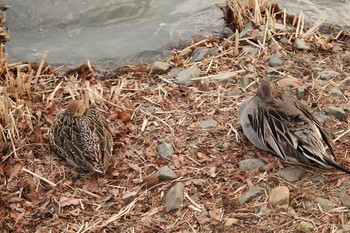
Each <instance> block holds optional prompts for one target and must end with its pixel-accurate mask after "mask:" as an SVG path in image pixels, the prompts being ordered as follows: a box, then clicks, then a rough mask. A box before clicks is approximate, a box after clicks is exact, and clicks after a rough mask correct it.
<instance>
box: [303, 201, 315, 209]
mask: <svg viewBox="0 0 350 233" xmlns="http://www.w3.org/2000/svg"><path fill="white" fill-rule="evenodd" d="M313 205H314V204H313V203H312V202H311V201H304V202H303V206H304V208H305V209H311V208H312V207H313Z"/></svg>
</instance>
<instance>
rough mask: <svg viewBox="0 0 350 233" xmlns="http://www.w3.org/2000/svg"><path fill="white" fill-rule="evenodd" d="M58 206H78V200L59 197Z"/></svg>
mask: <svg viewBox="0 0 350 233" xmlns="http://www.w3.org/2000/svg"><path fill="white" fill-rule="evenodd" d="M58 204H59V206H60V207H64V206H69V205H79V204H80V199H77V198H69V197H60V200H59V201H58Z"/></svg>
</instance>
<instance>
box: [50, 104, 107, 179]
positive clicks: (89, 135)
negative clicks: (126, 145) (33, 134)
mask: <svg viewBox="0 0 350 233" xmlns="http://www.w3.org/2000/svg"><path fill="white" fill-rule="evenodd" d="M49 140H50V144H51V147H52V149H53V150H54V152H55V153H56V154H57V155H58V156H60V157H61V158H63V159H64V160H65V161H66V162H67V163H68V164H70V165H72V166H74V167H77V168H79V169H81V170H83V171H87V172H95V173H96V172H97V173H100V174H105V172H106V170H107V168H108V164H109V160H110V157H111V156H112V147H113V138H112V135H111V133H110V131H109V129H108V125H107V120H106V119H105V118H104V117H103V116H102V115H101V114H99V113H98V112H97V111H96V110H94V109H86V108H85V105H84V102H83V101H81V100H72V101H70V102H69V104H68V106H67V108H66V109H65V110H63V111H61V112H60V113H59V114H58V115H57V117H56V119H55V121H54V123H53V124H52V126H51V128H50V131H49Z"/></svg>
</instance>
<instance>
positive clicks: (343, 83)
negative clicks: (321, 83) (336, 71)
mask: <svg viewBox="0 0 350 233" xmlns="http://www.w3.org/2000/svg"><path fill="white" fill-rule="evenodd" d="M349 85H350V77H348V78H346V79H344V80H343V81H341V83H340V84H339V86H340V87H348V86H349Z"/></svg>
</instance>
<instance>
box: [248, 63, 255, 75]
mask: <svg viewBox="0 0 350 233" xmlns="http://www.w3.org/2000/svg"><path fill="white" fill-rule="evenodd" d="M246 70H247V71H249V72H250V73H254V72H256V68H255V66H253V65H252V64H247V65H246Z"/></svg>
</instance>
